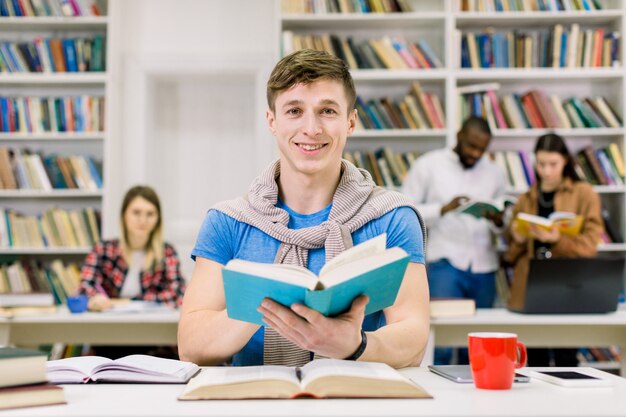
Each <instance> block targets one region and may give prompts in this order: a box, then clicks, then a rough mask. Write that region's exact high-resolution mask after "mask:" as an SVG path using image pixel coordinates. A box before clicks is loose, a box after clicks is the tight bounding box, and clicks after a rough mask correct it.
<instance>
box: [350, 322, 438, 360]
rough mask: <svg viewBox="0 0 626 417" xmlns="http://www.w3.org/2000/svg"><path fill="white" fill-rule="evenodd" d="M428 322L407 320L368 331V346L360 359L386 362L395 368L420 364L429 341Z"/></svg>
mask: <svg viewBox="0 0 626 417" xmlns="http://www.w3.org/2000/svg"><path fill="white" fill-rule="evenodd" d="M428 332H429V326H428V323H426V324H424V323H420V322H419V321H418V320H416V319H414V320H406V321H401V322H397V323H391V324H388V325H387V326H384V327H381V328H380V329H378V330H376V331H374V332H368V333H367V348H366V349H365V352H364V353H363V356H361V358H360V360H362V361H368V362H384V363H386V364H388V365H390V366H392V367H394V368H404V367H407V366H418V365H419V364H420V362H421V361H422V358H423V356H424V350H425V349H426V342H427V341H428Z"/></svg>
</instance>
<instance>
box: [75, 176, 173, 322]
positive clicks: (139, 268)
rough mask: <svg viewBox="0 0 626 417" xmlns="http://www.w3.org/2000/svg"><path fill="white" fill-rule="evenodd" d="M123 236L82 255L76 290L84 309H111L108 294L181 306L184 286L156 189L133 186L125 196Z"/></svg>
mask: <svg viewBox="0 0 626 417" xmlns="http://www.w3.org/2000/svg"><path fill="white" fill-rule="evenodd" d="M120 215H121V226H122V230H121V231H122V234H121V236H122V238H121V239H112V240H103V241H101V242H98V243H97V244H96V245H95V246H94V248H93V250H92V251H91V252H90V253H89V255H87V258H86V259H85V263H84V265H83V268H82V271H81V283H80V288H79V292H81V293H84V294H87V295H88V296H89V309H90V310H95V311H100V310H106V309H108V308H110V307H111V304H112V303H111V298H132V299H139V300H145V301H156V302H159V303H163V304H167V305H170V306H172V307H177V306H180V304H181V303H182V297H183V293H184V290H185V284H184V279H183V277H182V275H181V272H180V261H179V259H178V256H177V254H176V251H175V249H174V248H173V247H172V246H171V245H170V244H168V243H166V242H164V241H163V224H162V219H161V204H160V202H159V197H158V196H157V194H156V192H155V191H154V190H153V189H152V188H150V187H147V186H135V187H133V188H131V189H130V190H128V192H127V193H126V195H125V196H124V200H123V203H122V209H121V213H120Z"/></svg>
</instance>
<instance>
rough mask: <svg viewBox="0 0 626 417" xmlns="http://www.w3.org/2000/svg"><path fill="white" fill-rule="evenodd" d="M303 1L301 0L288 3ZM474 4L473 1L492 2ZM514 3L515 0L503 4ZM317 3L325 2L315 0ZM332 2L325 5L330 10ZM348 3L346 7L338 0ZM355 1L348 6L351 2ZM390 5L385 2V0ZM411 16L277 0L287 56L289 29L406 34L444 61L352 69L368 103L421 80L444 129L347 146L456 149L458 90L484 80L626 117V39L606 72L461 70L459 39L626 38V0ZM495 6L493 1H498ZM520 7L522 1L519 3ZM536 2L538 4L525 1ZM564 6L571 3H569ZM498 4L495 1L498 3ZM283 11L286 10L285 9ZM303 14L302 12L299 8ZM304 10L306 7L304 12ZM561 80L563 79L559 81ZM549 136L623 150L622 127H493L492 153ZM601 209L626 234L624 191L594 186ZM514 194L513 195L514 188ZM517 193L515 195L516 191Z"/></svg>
mask: <svg viewBox="0 0 626 417" xmlns="http://www.w3.org/2000/svg"><path fill="white" fill-rule="evenodd" d="M283 1H285V2H287V3H289V2H294V3H299V1H298V0H283ZM489 1H490V0H488V1H485V2H482V1H481V2H478V1H476V2H473V1H471V0H470V1H469V2H467V3H468V4H472V3H473V4H476V5H478V4H480V3H485V4H486V3H489ZM503 1H509V0H503ZM315 3H319V2H315ZM329 3H331V2H328V1H327V2H326V4H327V5H328V4H329ZM337 3H338V4H342V3H343V4H344V5H345V2H337ZM348 3H350V2H348ZM383 3H384V2H383ZM407 3H409V4H410V6H411V8H412V11H411V12H402V13H398V12H396V13H360V12H352V13H349V12H348V13H345V12H344V13H329V12H326V13H290V12H289V9H288V8H287V7H286V6H287V4H286V3H281V2H280V1H279V6H278V9H279V10H280V19H279V20H280V28H281V30H280V33H281V38H280V39H279V40H278V42H279V44H281V52H282V51H284V49H283V48H282V46H284V39H283V35H282V33H283V32H284V31H291V32H293V33H294V34H300V35H318V36H320V35H322V34H324V33H329V34H334V35H336V36H338V37H339V38H341V37H348V36H351V37H353V38H354V39H355V40H363V39H367V38H380V37H384V36H395V35H402V36H404V37H405V38H406V39H408V40H409V41H412V42H414V41H416V40H418V39H425V40H427V41H428V43H429V44H430V46H431V47H432V49H433V50H434V51H435V53H436V54H437V55H438V57H439V59H440V60H441V61H442V63H443V67H442V68H430V69H353V70H351V71H352V74H353V78H354V80H355V84H356V88H357V93H358V94H359V95H362V96H364V98H367V99H370V98H373V97H382V96H391V97H400V96H402V95H404V94H406V92H407V91H408V90H409V89H410V84H411V82H412V81H418V82H419V83H420V84H421V85H422V88H423V89H424V90H427V91H431V92H434V93H435V94H437V95H438V96H439V98H440V99H441V101H442V107H443V109H444V111H445V117H446V125H445V128H444V129H421V130H415V129H383V130H375V129H366V130H356V131H355V132H354V134H353V135H352V136H351V137H350V139H349V141H348V146H347V149H348V150H351V149H364V150H374V149H377V148H380V147H382V146H389V147H391V148H393V149H394V151H398V152H407V151H415V150H416V151H418V152H420V153H422V152H425V151H428V150H431V149H435V148H440V147H443V146H451V145H453V144H454V143H456V132H457V129H458V126H459V121H458V119H459V116H458V104H457V103H458V94H457V87H463V86H467V85H472V84H478V83H492V82H497V83H499V84H500V90H499V93H503V94H504V93H506V94H509V93H524V92H526V91H528V90H530V89H541V90H544V91H545V92H546V93H549V94H556V95H557V96H559V98H561V99H564V98H566V97H569V96H571V95H575V96H576V97H586V96H592V95H593V96H596V95H601V96H604V97H605V98H606V99H607V100H608V101H610V103H611V105H612V106H613V107H614V109H615V110H616V112H617V113H618V115H619V117H620V119H621V120H622V122H623V121H624V119H625V111H624V109H625V103H626V93H625V79H624V78H625V76H624V66H623V62H624V57H625V56H626V53H625V52H626V49H625V46H624V42H623V36H621V37H620V42H619V51H618V57H619V61H620V63H619V65H618V66H606V67H573V68H568V67H560V68H551V67H548V68H477V69H473V68H461V65H460V63H461V57H460V51H461V42H460V39H461V34H463V33H465V32H468V31H469V32H472V31H475V32H479V31H482V30H484V29H486V28H490V30H494V31H505V30H506V31H509V30H510V31H513V30H519V31H525V30H528V31H536V30H549V29H550V28H552V27H553V26H554V25H557V24H560V25H562V26H563V27H564V28H569V27H570V25H572V24H574V23H576V24H578V25H580V27H581V30H582V29H587V28H588V29H597V28H605V29H606V30H607V31H615V32H618V33H619V34H620V35H621V34H623V33H624V21H625V19H626V4H625V2H624V1H623V0H604V1H601V2H600V3H601V4H602V9H601V10H567V11H537V10H527V11H508V12H496V11H462V10H461V6H462V4H463V3H464V0H442V1H437V2H433V1H428V0H410V1H408V2H407ZM492 3H493V2H492ZM518 3H520V4H521V3H522V2H518ZM526 3H529V4H530V3H534V4H536V3H537V2H526ZM563 3H572V2H571V1H567V0H566V1H565V2H563ZM494 4H495V3H494ZM281 6H283V8H282V9H281ZM291 10H298V8H297V7H296V8H295V9H291ZM299 11H300V12H302V11H303V10H302V9H301V10H299ZM555 80H558V82H555ZM547 132H556V133H558V134H560V135H562V136H563V137H564V138H565V139H566V141H567V143H568V146H569V147H570V149H571V151H572V152H573V153H575V152H577V151H578V150H580V149H582V148H583V147H585V146H593V147H594V148H596V149H597V148H601V147H605V146H608V145H609V144H611V143H616V144H618V146H619V148H620V150H621V151H622V153H623V152H624V150H625V145H626V142H625V134H626V130H625V129H624V126H623V123H622V126H620V127H617V128H615V127H613V128H610V127H600V128H533V129H494V131H493V133H494V135H493V141H492V144H491V148H492V150H494V151H509V150H510V151H520V150H523V151H527V152H529V151H532V147H533V145H534V142H535V140H536V138H537V137H539V136H540V135H542V134H545V133H547ZM595 189H596V191H597V192H598V193H599V194H600V196H601V199H602V202H603V205H604V206H605V207H607V208H608V209H609V211H610V213H611V221H612V222H614V223H615V224H616V226H617V228H618V230H620V231H621V233H622V235H625V234H626V233H625V232H626V219H625V212H626V210H625V208H626V186H624V185H601V186H595ZM511 191H512V190H511ZM512 194H514V192H513V191H512ZM600 251H601V252H603V253H609V254H610V253H624V252H626V244H623V243H611V244H603V245H601V246H600Z"/></svg>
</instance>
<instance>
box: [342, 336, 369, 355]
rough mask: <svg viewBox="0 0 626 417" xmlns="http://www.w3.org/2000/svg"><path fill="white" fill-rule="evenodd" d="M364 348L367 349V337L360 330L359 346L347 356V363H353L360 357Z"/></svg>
mask: <svg viewBox="0 0 626 417" xmlns="http://www.w3.org/2000/svg"><path fill="white" fill-rule="evenodd" d="M366 347H367V336H366V335H365V332H364V331H363V329H361V344H360V345H359V347H358V348H357V349H356V352H354V353H353V354H352V355H350V356H348V357H347V358H346V359H345V360H347V361H355V360H357V359H359V358H360V357H361V355H362V354H363V352H365V348H366Z"/></svg>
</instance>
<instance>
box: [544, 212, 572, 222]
mask: <svg viewBox="0 0 626 417" xmlns="http://www.w3.org/2000/svg"><path fill="white" fill-rule="evenodd" d="M575 218H576V214H574V213H571V212H569V211H554V212H552V213H550V215H549V216H548V219H550V220H552V221H553V222H554V221H556V220H560V219H575Z"/></svg>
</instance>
